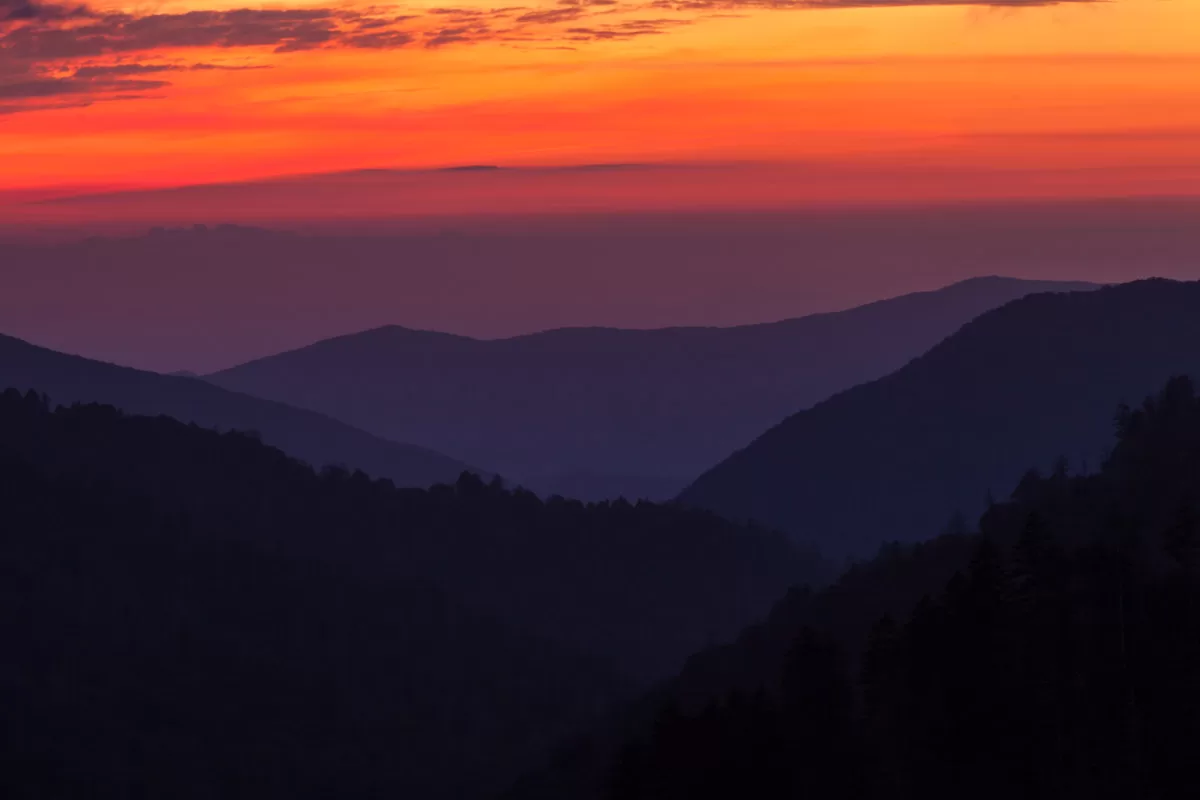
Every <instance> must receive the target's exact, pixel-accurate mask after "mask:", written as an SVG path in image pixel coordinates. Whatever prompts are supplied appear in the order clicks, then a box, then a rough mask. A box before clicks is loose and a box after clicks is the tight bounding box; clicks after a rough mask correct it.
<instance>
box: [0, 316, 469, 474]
mask: <svg viewBox="0 0 1200 800" xmlns="http://www.w3.org/2000/svg"><path fill="white" fill-rule="evenodd" d="M4 387H11V388H16V389H20V390H22V391H24V390H26V389H36V390H37V391H39V392H42V393H45V394H47V395H49V397H50V399H51V401H53V402H54V403H56V404H64V405H70V404H71V403H108V404H111V405H113V406H116V407H118V408H120V409H122V410H124V411H127V412H129V413H131V414H146V415H151V416H156V415H159V414H162V415H165V416H169V417H173V418H174V419H178V420H180V421H182V422H189V423H195V424H197V425H200V426H201V427H206V428H215V429H220V430H239V431H245V432H251V431H252V432H255V433H256V434H257V435H259V436H261V437H262V439H263V441H265V442H266V443H268V444H270V445H274V446H276V447H278V448H280V449H281V450H284V451H286V452H287V453H289V454H290V455H292V456H295V457H296V458H299V459H301V460H303V461H307V462H308V463H310V464H312V465H313V466H315V467H318V468H320V467H323V466H325V465H328V464H341V465H348V466H350V467H352V468H356V469H362V470H365V471H367V472H369V473H370V474H371V475H374V476H376V477H380V478H388V479H390V480H392V481H393V482H395V483H396V484H397V485H400V486H429V485H431V484H434V483H439V482H441V483H451V482H453V481H454V480H456V479H457V478H458V476H459V475H460V474H462V472H464V471H468V470H472V471H479V470H475V469H474V468H473V467H471V466H468V465H467V464H464V463H462V462H460V461H456V460H454V459H452V458H447V457H446V456H443V455H441V454H439V453H435V452H433V451H432V450H429V449H426V448H424V447H416V446H413V445H407V444H399V443H397V442H393V441H387V440H385V439H382V438H380V437H378V436H373V435H371V434H369V433H365V432H363V431H361V430H358V429H356V428H353V427H351V426H350V425H347V424H345V423H343V422H339V421H338V420H335V419H331V418H330V417H327V416H324V415H322V414H320V413H316V412H313V411H307V410H303V409H299V408H294V407H292V406H289V405H286V404H284V403H280V402H276V401H271V400H263V399H260V398H257V397H250V396H249V395H245V394H242V393H239V392H234V391H229V390H226V389H222V388H220V387H217V386H214V385H212V384H210V383H207V382H205V381H202V380H198V379H196V378H191V377H186V376H173V375H159V374H158V373H154V372H145V371H142V370H136V369H131V368H129V367H122V366H117V365H115V364H108V363H105V362H101V361H93V360H91V359H87V358H82V357H79V356H74V355H68V354H65V353H59V352H57V351H54V350H49V349H46V348H44V347H38V346H36V345H33V344H30V343H28V342H25V341H22V340H20V339H16V338H13V337H10V336H3V335H0V388H4Z"/></svg>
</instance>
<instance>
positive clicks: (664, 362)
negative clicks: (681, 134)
mask: <svg viewBox="0 0 1200 800" xmlns="http://www.w3.org/2000/svg"><path fill="white" fill-rule="evenodd" d="M1088 286H1089V285H1088V284H1066V283H1051V282H1040V281H1020V280H1014V279H1005V278H980V279H975V280H969V281H964V282H962V283H958V284H955V285H953V286H950V287H947V288H945V289H941V290H939V291H935V292H926V293H920V294H913V295H906V296H903V297H899V298H895V299H893V300H886V301H882V302H879V303H873V304H871V305H868V306H862V307H860V308H856V309H852V310H849V311H843V312H838V313H834V314H818V315H813V316H809V317H803V318H799V319H793V320H787V321H785V322H777V323H771V324H764V325H750V326H743V327H735V328H668V329H660V330H617V329H608V328H573V329H572V328H568V329H560V330H553V331H547V332H545V333H539V334H533V335H529V336H519V337H516V338H512V339H498V340H477V339H471V338H467V337H464V336H454V335H450V334H444V333H433V332H429V331H416V330H408V329H405V328H398V327H389V328H379V329H376V330H371V331H366V332H364V333H360V334H353V335H350V336H342V337H338V338H335V339H329V340H326V341H322V342H318V343H317V344H314V345H311V346H309V347H305V348H302V349H300V350H295V351H291V352H287V353H283V354H280V355H277V356H272V357H268V358H265V359H260V360H258V361H252V362H250V363H248V364H243V365H241V366H239V367H235V368H233V369H229V370H225V371H223V372H219V373H216V374H215V375H212V376H210V378H209V379H210V380H212V381H213V382H214V383H216V384H218V385H220V386H224V387H226V388H230V389H236V390H238V391H244V392H247V393H249V394H253V395H257V396H260V397H266V398H271V399H274V400H279V401H281V402H287V403H291V404H295V405H298V406H301V407H304V408H311V409H313V410H316V411H320V412H322V413H326V414H329V415H331V416H333V417H336V418H338V419H341V420H344V421H346V422H348V423H350V424H352V425H356V426H358V427H361V428H363V429H364V430H369V431H371V432H373V433H376V434H378V435H381V436H384V437H387V438H390V439H394V440H397V441H410V442H416V443H419V444H422V445H424V446H427V447H431V448H434V449H436V450H439V451H441V452H445V453H450V454H453V455H454V456H455V457H457V458H463V459H465V460H467V461H471V462H472V463H480V464H486V465H488V467H489V468H492V469H495V470H497V471H499V472H500V473H501V474H503V475H505V476H507V477H510V478H513V479H516V480H518V481H521V482H523V483H526V484H527V485H529V486H530V487H531V488H534V489H536V490H539V491H544V492H552V491H554V488H555V487H556V486H557V485H559V482H560V481H562V480H569V481H570V483H569V484H567V485H569V486H570V487H571V490H572V491H573V492H578V493H579V494H581V495H583V496H588V497H599V496H613V495H611V494H606V493H607V492H612V491H613V490H619V491H624V490H626V489H625V487H629V488H630V489H631V490H632V491H646V492H655V491H663V492H669V494H659V495H657V497H669V496H672V495H673V494H674V493H675V491H677V490H678V489H679V488H682V486H683V485H684V483H685V482H686V481H687V480H690V479H691V478H692V477H694V476H695V475H697V474H699V473H700V472H701V471H702V470H704V469H706V468H707V467H709V466H711V465H712V464H713V463H715V462H716V461H717V460H719V459H721V458H723V457H724V456H726V455H728V454H729V453H730V452H731V451H732V450H733V449H734V448H736V447H739V446H741V445H742V444H744V443H745V442H746V441H748V440H749V439H750V438H751V437H753V436H754V435H756V434H758V433H760V432H761V431H762V430H763V429H765V428H766V427H768V426H770V425H772V424H774V423H775V422H777V421H778V420H779V419H781V418H783V417H784V416H786V415H787V414H789V413H792V412H794V411H795V410H796V409H797V408H803V407H806V406H808V405H810V404H812V403H814V402H816V401H818V400H821V399H823V398H825V397H827V396H828V395H829V394H831V393H832V392H834V391H837V390H840V389H844V388H846V387H848V386H852V385H854V384H856V383H861V382H862V381H865V380H870V379H872V378H875V377H878V376H880V375H883V374H885V373H887V372H889V371H891V370H893V369H895V368H897V367H899V366H900V365H902V364H904V362H905V361H907V360H908V359H910V358H912V357H914V356H916V355H918V354H920V353H922V352H924V351H925V350H927V349H928V348H929V347H931V346H933V345H934V344H935V343H936V342H938V341H939V340H941V339H942V338H944V337H945V336H947V335H948V334H950V333H952V332H953V331H954V330H956V329H957V328H958V327H959V326H961V325H962V324H963V323H965V322H967V321H968V320H970V319H972V318H973V317H975V316H977V315H978V314H979V313H981V312H983V311H986V310H988V309H991V308H995V307H996V306H998V305H1000V304H1002V303H1005V302H1007V301H1009V300H1011V299H1013V298H1015V297H1021V296H1023V295H1026V294H1028V293H1030V292H1037V291H1047V290H1059V289H1079V288H1087V287H1088ZM585 475H599V476H606V475H611V476H643V480H642V481H640V482H636V481H631V482H626V483H624V484H621V482H620V481H606V480H605V479H604V478H600V479H599V480H597V481H594V482H585V481H582V480H581V476H585ZM560 476H567V477H565V478H564V477H560ZM651 497H652V498H653V497H655V495H651Z"/></svg>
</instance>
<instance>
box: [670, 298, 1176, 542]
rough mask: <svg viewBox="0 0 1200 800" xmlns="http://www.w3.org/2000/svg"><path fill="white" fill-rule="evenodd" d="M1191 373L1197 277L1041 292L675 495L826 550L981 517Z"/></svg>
mask: <svg viewBox="0 0 1200 800" xmlns="http://www.w3.org/2000/svg"><path fill="white" fill-rule="evenodd" d="M1173 374H1185V375H1193V376H1197V375H1200V283H1176V282H1172V281H1164V280H1152V281H1141V282H1137V283H1131V284H1124V285H1121V286H1114V287H1108V288H1104V289H1100V290H1098V291H1095V292H1071V293H1065V294H1039V295H1031V296H1029V297H1025V298H1023V299H1020V300H1015V301H1013V302H1012V303H1009V304H1008V305H1006V306H1004V307H1002V308H999V309H997V310H995V311H992V312H989V313H987V314H985V315H983V316H982V317H980V318H979V319H977V320H975V321H973V322H971V323H969V324H968V325H966V326H965V327H963V329H962V330H961V331H959V332H958V333H956V334H955V335H953V336H951V337H950V338H949V339H947V340H946V341H945V342H943V343H941V344H940V345H938V346H937V347H935V348H934V349H933V350H931V351H930V352H929V353H928V354H926V355H925V356H922V357H921V358H919V359H916V360H915V361H913V362H912V363H910V364H908V365H907V366H905V367H904V368H902V369H900V370H899V371H897V372H895V373H893V374H891V375H889V376H887V377H886V378H882V379H880V380H877V381H875V382H873V383H869V384H865V385H862V386H858V387H855V388H854V389H850V390H848V391H846V392H843V393H841V394H839V395H836V396H834V397H832V398H830V399H829V400H827V401H825V402H823V403H820V404H818V405H816V406H814V407H813V408H811V409H809V410H807V411H802V412H800V413H797V414H795V415H793V416H792V417H790V418H788V419H787V420H785V421H784V422H782V423H781V424H779V425H777V426H776V427H775V428H773V429H771V430H770V431H768V432H766V433H765V434H763V435H762V436H760V437H759V438H758V439H757V440H755V441H754V442H753V443H751V444H750V445H749V446H748V447H746V448H745V449H744V450H741V451H739V452H737V453H735V454H734V455H733V456H731V457H730V458H728V459H726V460H725V461H724V462H722V463H721V464H719V465H718V466H717V467H715V468H714V469H712V470H711V471H709V472H708V473H707V474H705V475H703V476H702V477H701V478H700V479H699V480H697V481H696V482H695V483H694V484H693V485H692V486H691V487H690V488H688V489H687V490H686V491H685V492H684V493H683V495H682V497H681V499H682V500H683V502H685V503H687V504H690V505H694V506H700V507H705V508H710V509H713V510H715V511H717V512H718V513H720V514H722V515H725V516H728V517H730V518H733V519H755V520H758V521H759V522H761V523H763V524H767V525H771V526H772V527H778V528H781V529H784V530H786V531H788V532H790V533H794V534H797V535H799V536H801V537H802V538H803V539H804V540H805V541H811V542H814V543H816V544H817V545H818V546H820V547H821V548H822V550H823V551H826V552H828V553H829V554H831V555H842V554H852V555H857V556H863V555H867V554H869V553H870V552H872V551H873V550H874V549H875V548H876V547H878V546H879V544H880V543H882V542H885V541H890V540H895V539H899V540H908V541H912V540H915V539H918V538H924V537H928V536H929V535H930V534H931V532H933V531H936V530H938V528H939V526H940V525H941V524H942V523H943V522H944V521H945V519H946V518H947V516H948V515H949V514H950V513H951V512H953V511H955V510H957V511H960V512H962V513H964V514H966V515H967V516H968V517H970V516H974V515H975V514H977V513H978V512H980V511H982V509H983V507H984V505H985V501H986V498H987V496H988V494H989V493H991V494H993V495H994V496H996V497H1004V496H1007V494H1008V492H1010V491H1011V490H1012V488H1013V486H1014V485H1015V484H1016V481H1017V479H1018V478H1019V477H1020V475H1021V474H1022V472H1023V471H1024V470H1025V469H1027V468H1029V467H1032V466H1036V467H1040V468H1042V469H1047V468H1049V467H1050V465H1051V464H1052V463H1053V462H1054V461H1055V460H1056V459H1057V458H1059V457H1060V456H1061V457H1066V458H1067V459H1068V460H1069V462H1070V464H1071V466H1072V468H1075V469H1079V468H1080V467H1082V466H1084V465H1089V466H1091V467H1093V468H1094V467H1095V465H1096V464H1098V463H1099V462H1100V460H1101V459H1102V458H1103V456H1104V451H1105V449H1106V447H1107V445H1108V442H1107V438H1106V432H1107V430H1108V424H1109V421H1110V418H1111V414H1112V404H1113V403H1114V402H1117V401H1121V402H1136V401H1137V399H1138V398H1140V397H1143V396H1145V395H1146V394H1147V393H1148V392H1151V391H1153V389H1154V387H1155V386H1160V385H1162V383H1163V381H1165V380H1166V379H1167V378H1168V377H1170V376H1171V375H1173Z"/></svg>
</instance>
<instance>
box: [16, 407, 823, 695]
mask: <svg viewBox="0 0 1200 800" xmlns="http://www.w3.org/2000/svg"><path fill="white" fill-rule="evenodd" d="M39 419H41V424H39V425H33V424H29V425H26V426H25V427H21V426H15V425H14V426H10V427H9V428H8V429H7V430H5V431H4V443H5V446H6V447H7V448H8V450H9V451H11V452H13V453H16V454H18V455H20V456H21V457H22V458H24V459H25V460H26V461H28V462H30V463H33V464H36V465H41V466H43V467H45V468H47V469H52V470H53V471H54V474H64V475H75V474H80V473H81V474H85V475H104V476H105V477H106V480H107V481H109V482H110V483H111V484H112V485H113V486H115V487H117V488H119V489H121V490H122V491H128V492H131V493H134V494H137V495H145V496H147V497H149V498H151V499H155V500H159V501H162V502H164V503H170V504H172V505H173V506H176V507H179V508H181V509H182V510H184V511H186V512H187V513H188V514H189V515H190V516H191V518H192V519H194V520H195V521H196V523H197V524H200V525H202V526H203V527H204V528H205V529H206V530H214V531H220V532H222V533H223V535H224V536H226V537H227V538H230V539H232V540H235V541H251V542H253V543H255V544H256V545H257V546H260V547H266V548H269V549H270V550H272V551H273V552H280V553H284V554H287V555H289V556H291V557H298V558H305V559H310V560H313V561H316V562H319V563H320V564H322V565H323V566H324V567H325V568H327V569H336V570H338V571H341V572H345V573H347V574H351V575H354V576H357V577H358V578H359V579H363V580H370V581H378V582H383V583H385V584H387V583H389V582H391V581H394V580H420V581H425V582H428V583H431V584H433V585H434V586H435V587H437V588H439V589H441V590H443V591H446V592H447V594H449V595H450V596H451V597H453V598H455V599H456V600H459V601H462V602H464V603H465V604H466V605H467V606H468V607H469V608H474V609H476V610H478V611H481V612H485V613H487V614H488V615H490V616H494V617H498V618H500V619H501V620H502V621H504V622H506V623H508V624H510V625H511V626H512V627H514V628H517V629H520V630H524V631H528V632H531V633H533V634H535V635H538V636H541V637H543V638H547V639H553V640H556V641H559V642H562V643H565V644H567V645H569V646H572V647H573V648H574V649H576V650H577V651H580V652H584V653H587V654H590V655H593V656H595V657H598V658H601V659H604V660H606V661H608V662H610V663H612V664H615V665H617V666H618V667H619V668H620V669H621V670H622V671H623V672H624V673H625V674H627V675H630V676H633V677H635V678H643V679H645V678H655V677H660V676H662V675H665V674H669V673H670V672H673V671H674V670H676V669H677V668H678V667H679V665H680V664H681V663H682V662H683V660H684V658H685V657H686V656H687V655H688V654H689V653H691V652H694V651H695V650H697V649H699V648H700V647H703V646H707V645H709V644H714V643H716V642H720V641H724V640H726V639H727V638H729V637H731V636H733V635H735V634H736V633H737V631H738V630H740V629H741V628H742V627H743V626H744V625H745V624H746V623H747V622H748V621H750V620H752V619H754V618H756V617H758V616H759V615H761V614H762V613H764V612H765V611H766V610H767V609H768V608H769V607H770V606H771V604H772V603H773V602H774V601H775V599H776V598H778V596H779V595H780V594H781V593H782V592H783V591H784V590H785V589H786V588H787V587H788V586H789V585H791V584H792V583H794V582H798V581H805V580H811V579H812V578H813V577H814V575H815V574H817V570H818V568H819V565H818V563H817V560H816V558H815V557H813V556H810V555H805V554H801V553H799V552H797V551H796V550H795V549H794V548H793V547H792V545H790V544H789V543H788V542H787V541H786V539H785V538H784V537H783V536H781V535H776V534H770V533H767V532H764V531H759V530H755V529H752V528H746V527H739V526H735V525H731V524H729V523H727V522H725V521H724V520H722V519H720V518H719V517H717V516H715V515H713V514H710V513H708V512H703V511H685V510H683V509H680V508H676V507H673V506H659V505H653V504H649V503H644V504H638V505H636V506H634V505H630V504H629V503H625V502H618V503H612V504H608V503H605V504H600V505H589V506H585V505H583V504H582V503H579V502H577V501H571V500H563V499H561V498H559V499H554V500H551V501H549V502H543V501H541V500H539V499H538V498H537V497H536V496H535V495H533V494H531V493H529V492H523V491H516V492H510V491H507V490H505V489H503V488H502V487H501V486H500V485H499V483H498V482H493V483H492V484H485V483H483V482H482V481H481V480H480V479H479V478H478V477H476V476H474V475H471V474H467V473H464V474H463V475H462V477H460V478H459V480H458V481H457V482H456V483H455V484H454V485H453V486H444V485H443V486H435V487H433V488H432V489H429V490H420V489H396V488H395V487H394V486H393V484H392V483H391V482H390V481H386V480H372V479H371V478H369V477H367V476H366V475H365V474H364V473H362V472H354V473H350V472H348V471H345V470H339V469H327V470H326V471H324V472H323V473H322V474H321V475H320V476H318V475H317V474H315V473H314V472H313V471H312V470H311V469H310V468H308V467H306V466H305V465H303V464H301V463H299V462H296V461H294V460H292V459H290V458H288V457H287V456H285V455H284V454H283V453H282V452H280V451H278V450H276V449H274V448H271V447H267V446H266V445H264V444H262V443H261V442H258V441H256V440H255V439H254V438H252V437H248V436H244V435H240V434H225V435H219V434H217V433H214V432H211V431H205V430H202V429H199V428H196V427H192V426H184V425H182V424H180V423H177V422H175V421H174V420H170V419H167V418H164V417H159V418H148V417H122V416H119V415H118V414H117V413H116V412H115V411H112V410H111V409H109V410H107V411H106V410H105V409H104V408H101V407H97V408H93V407H81V408H79V409H77V410H72V409H64V410H62V411H60V412H59V413H58V414H54V415H46V416H45V417H44V418H39Z"/></svg>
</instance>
